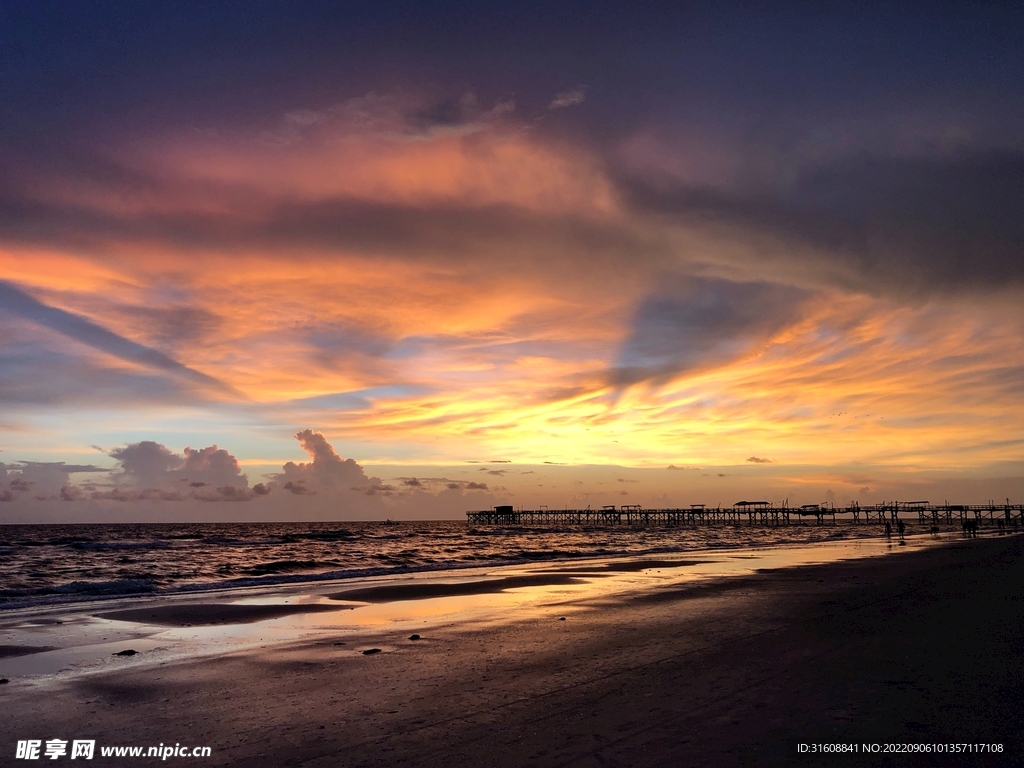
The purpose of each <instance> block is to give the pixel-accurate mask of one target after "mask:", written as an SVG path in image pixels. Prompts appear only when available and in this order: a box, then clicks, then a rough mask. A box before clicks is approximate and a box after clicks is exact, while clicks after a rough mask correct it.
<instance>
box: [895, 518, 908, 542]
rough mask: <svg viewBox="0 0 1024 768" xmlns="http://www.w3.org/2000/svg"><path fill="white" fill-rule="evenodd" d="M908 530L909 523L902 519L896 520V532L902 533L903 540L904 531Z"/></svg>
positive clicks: (901, 539)
mask: <svg viewBox="0 0 1024 768" xmlns="http://www.w3.org/2000/svg"><path fill="white" fill-rule="evenodd" d="M906 530H907V524H906V523H904V522H903V521H902V520H897V521H896V533H898V534H899V535H900V541H903V532H904V531H906Z"/></svg>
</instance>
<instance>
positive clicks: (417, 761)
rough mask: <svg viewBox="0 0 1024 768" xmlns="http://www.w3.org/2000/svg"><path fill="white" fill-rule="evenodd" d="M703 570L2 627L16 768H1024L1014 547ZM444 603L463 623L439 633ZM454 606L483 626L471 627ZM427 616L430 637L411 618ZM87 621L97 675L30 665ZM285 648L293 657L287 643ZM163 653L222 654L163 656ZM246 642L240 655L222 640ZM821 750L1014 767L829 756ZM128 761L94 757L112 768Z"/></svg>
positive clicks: (965, 542)
mask: <svg viewBox="0 0 1024 768" xmlns="http://www.w3.org/2000/svg"><path fill="white" fill-rule="evenodd" d="M729 556H730V557H734V558H735V559H734V562H736V563H740V564H741V565H742V564H743V560H742V558H744V557H746V558H755V559H756V558H757V556H756V555H750V554H742V553H739V554H735V553H734V555H729ZM719 559H721V558H719ZM723 562H724V561H723ZM701 563H702V560H701V559H699V558H690V559H688V560H682V559H680V560H674V561H673V560H653V559H650V560H646V561H644V560H623V561H618V562H616V561H609V562H605V563H590V564H583V565H581V564H579V563H573V564H559V563H549V564H546V565H545V566H544V567H543V568H537V569H534V570H533V571H532V572H531V573H530V574H522V573H520V574H518V575H517V574H511V575H509V574H507V573H497V574H494V573H491V574H486V575H482V576H479V577H466V576H460V579H459V580H458V581H452V580H450V579H449V580H444V579H441V580H438V578H437V577H431V578H430V579H421V580H419V581H416V582H409V583H405V584H402V585H400V586H399V585H394V584H390V585H388V584H384V585H377V586H376V587H374V586H365V585H364V586H361V587H359V588H358V590H357V589H356V588H355V587H349V588H347V589H333V588H327V589H321V587H323V585H317V587H318V589H319V592H318V595H319V597H318V602H316V603H315V604H313V603H305V604H304V603H302V602H301V601H298V602H296V601H295V600H294V599H292V598H287V597H285V598H279V599H278V602H276V603H275V602H267V603H264V604H262V605H261V604H259V603H258V602H249V603H244V602H235V603H233V604H232V605H225V604H224V601H223V600H220V601H219V602H218V600H212V599H211V598H210V597H209V596H204V597H203V598H202V599H201V600H200V599H195V600H192V601H191V602H190V601H181V600H179V601H177V602H176V603H174V604H166V605H162V604H160V602H159V601H153V600H149V601H146V602H145V604H139V603H138V601H136V602H134V603H132V604H131V606H134V607H120V608H116V607H115V608H111V607H110V606H107V605H101V606H100V607H97V606H91V607H86V608H83V607H82V606H77V607H76V608H75V609H74V611H71V610H70V609H67V608H56V609H50V612H49V613H47V614H46V615H45V616H44V615H42V614H41V613H40V612H38V611H37V612H36V613H35V614H32V615H33V616H34V618H32V619H31V620H30V617H29V615H28V613H26V612H22V614H21V615H15V614H17V613H18V612H8V615H5V616H4V617H3V620H4V624H3V631H4V634H3V637H4V638H5V640H4V642H6V641H7V640H8V639H11V638H13V637H15V636H16V635H17V632H16V629H17V628H18V627H19V626H20V628H21V630H20V631H21V632H22V634H20V635H17V637H18V638H20V639H21V642H20V643H19V644H17V645H16V644H14V643H11V644H10V645H6V646H4V648H5V649H7V651H9V653H5V655H6V656H7V658H5V659H3V660H2V661H3V663H4V664H6V665H7V666H0V672H2V673H3V674H5V675H7V677H8V678H9V679H10V682H9V683H7V684H4V685H3V686H2V687H0V701H2V703H3V710H4V720H5V725H4V729H3V731H4V738H3V741H4V743H3V744H0V749H2V750H3V754H4V756H5V757H4V761H5V762H4V764H8V763H7V760H8V758H11V757H13V756H14V754H15V749H16V742H17V741H18V740H25V739H39V740H41V741H43V742H44V743H45V740H47V739H51V738H61V739H67V740H71V739H95V740H96V743H97V745H143V746H149V745H159V744H163V745H166V744H176V743H177V744H183V745H202V746H209V747H210V748H211V755H210V756H209V757H206V758H202V759H199V758H188V759H186V758H182V757H171V758H168V762H178V763H182V762H201V763H202V764H204V765H231V766H309V767H312V766H342V765H344V766H395V765H410V766H449V765H467V766H477V765H479V766H520V765H536V766H679V765H686V766H690V765H692V766H705V765H706V766H728V765H743V766H749V765H764V766H769V765H1013V764H1019V763H1020V761H1021V756H1022V755H1024V738H1022V736H1021V731H1020V727H1019V723H1020V721H1021V715H1022V714H1024V712H1022V705H1021V701H1022V700H1024V695H1022V694H1024V599H1022V598H1024V539H1022V538H1021V537H1020V536H1001V537H991V538H981V539H955V538H950V539H948V540H945V541H943V542H939V543H931V544H930V545H928V546H919V547H915V546H910V547H906V548H904V549H903V550H902V551H901V550H900V548H899V547H893V548H892V550H891V552H885V553H882V551H881V550H879V553H878V554H877V555H876V556H870V557H857V558H853V559H841V560H838V561H834V562H827V563H819V564H795V565H792V566H790V567H784V566H783V567H772V566H769V567H756V568H747V569H746V570H744V571H742V572H737V573H735V574H733V575H727V576H719V577H714V578H691V577H687V576H685V574H686V573H688V571H687V569H690V571H693V570H695V569H696V570H699V569H700V568H702V567H707V566H702V565H701ZM755 564H758V565H763V563H760V561H758V563H755ZM616 579H618V580H619V581H618V582H616V581H615V580H616ZM610 583H615V584H616V586H615V587H614V588H607V587H606V586H603V585H607V584H610ZM458 584H461V585H462V586H461V588H460V587H459V586H457V585H458ZM594 585H598V586H597V587H595V586H594ZM531 590H534V591H533V592H531ZM503 596H508V602H504V603H503V602H502V600H503V599H505V598H504V597H503ZM524 596H525V597H524ZM491 598H495V599H496V602H495V601H492V602H491V603H487V600H488V599H491ZM248 599H249V600H250V601H252V600H254V598H253V597H252V596H250V597H249V598H248ZM438 600H442V601H444V600H447V601H454V602H451V603H449V604H446V605H448V608H444V609H442V610H438V609H437V608H436V606H437V601H438ZM459 600H471V601H472V600H475V601H480V602H477V603H470V604H466V603H463V604H461V608H459V609H458V610H456V609H455V608H453V606H455V605H456V602H457V601H459ZM431 601H434V602H433V604H434V605H435V609H434V610H433V611H432V612H430V611H426V612H422V613H420V614H417V610H418V609H417V607H416V606H417V605H422V606H427V605H428V604H431ZM517 601H518V602H517ZM467 605H469V606H470V607H469V608H467V607H466V606H467ZM356 606H365V609H366V610H371V611H372V610H380V611H383V612H382V613H380V614H377V616H378V618H377V619H373V620H368V621H364V622H363V623H362V624H361V625H358V626H357V625H351V624H349V625H344V628H342V626H343V625H342V624H339V625H338V627H339V628H338V629H337V630H333V629H332V628H331V624H330V621H331V617H349V618H351V617H353V616H356V615H357V614H359V612H360V611H361V610H364V608H359V609H358V610H356V609H355V607H356ZM474 606H475V607H474ZM339 609H347V610H339ZM76 611H77V612H81V611H85V613H86V614H88V616H89V617H90V618H89V620H88V621H85V620H84V619H81V618H79V619H75V617H74V616H72V615H70V614H72V613H74V612H76ZM77 615H79V616H81V614H77ZM371 615H373V614H371ZM344 620H347V619H338V621H344ZM19 621H21V622H22V623H21V624H20V625H19V624H18V622H19ZM76 621H80V622H81V623H82V625H83V626H85V625H88V626H89V627H93V628H94V629H95V631H101V632H104V633H106V634H104V635H103V636H102V639H103V642H102V643H101V642H99V639H100V638H98V637H97V638H96V639H97V643H96V644H94V646H93V647H94V649H95V648H96V647H101V648H102V653H103V656H104V659H105V660H104V662H103V664H102V665H100V666H97V665H96V664H92V665H89V664H86V665H84V666H83V667H81V668H77V669H76V668H75V667H74V666H73V665H72V667H71V668H66V669H65V670H64V671H62V672H56V673H46V674H44V673H43V672H45V670H44V669H43V667H38V668H36V669H35V674H32V670H33V668H32V667H31V662H32V660H33V658H35V659H42V658H44V657H46V656H47V655H53V654H54V653H56V652H55V651H52V650H51V651H46V650H43V651H40V652H39V653H35V654H33V653H30V651H31V646H33V645H36V646H37V647H42V646H43V645H48V646H50V647H54V646H60V643H61V641H60V637H61V636H60V632H62V631H64V632H70V631H72V630H71V629H69V625H74V624H75V622H76ZM48 622H49V623H48ZM57 622H61V623H60V624H58V623H57ZM275 622H278V623H281V626H287V627H289V628H290V629H289V632H290V634H289V632H282V633H280V634H278V635H275V634H274V633H273V632H272V631H271V630H270V629H269V627H270V626H271V625H273V624H274V623H275ZM288 622H292V623H291V624H289V623H288ZM296 622H298V623H296ZM29 624H31V625H32V626H31V627H28V625H29ZM27 627H28V629H31V630H32V632H35V635H26V634H25V632H26V631H27V629H26V628H27ZM417 627H419V631H417V632H410V631H409V630H410V628H417ZM169 628H171V629H169ZM174 628H176V629H174ZM246 628H248V629H246ZM264 628H266V630H265V631H264ZM89 631H93V629H90V630H89ZM159 631H164V632H174V631H180V632H192V633H194V634H195V633H200V634H201V633H202V632H208V633H213V634H208V635H206V636H204V637H205V639H204V640H203V641H202V642H199V641H192V642H193V645H192V646H189V645H188V643H183V644H181V645H180V646H179V648H178V651H176V652H174V653H167V652H163V653H162V652H161V648H163V649H164V650H165V651H166V648H167V647H168V640H167V638H166V636H165V635H161V634H159ZM229 631H237V632H242V633H243V634H242V635H236V636H234V637H235V640H236V642H235V643H234V644H232V643H231V642H227V641H223V642H221V641H220V640H218V637H228V635H220V636H218V635H217V634H216V633H217V632H222V633H223V632H229ZM115 632H120V633H121V634H114V633H115ZM154 632H156V633H157V634H153V633H154ZM245 632H249V633H251V634H249V635H245V634H244V633H245ZM252 633H255V634H252ZM413 634H416V635H418V636H419V637H418V639H410V637H411V636H412V635H413ZM195 636H196V637H198V636H199V635H198V634H196V635H195ZM243 636H244V637H246V638H247V640H246V642H241V641H238V638H239V637H243ZM25 637H29V638H30V639H31V637H36V638H37V640H35V641H32V642H28V641H25ZM182 637H184V635H182ZM45 638H50V639H49V640H48V641H47V642H46V643H45V644H44V643H43V642H42V641H43V639H45ZM154 638H156V639H154ZM104 643H105V644H104ZM218 643H221V644H220V645H218ZM190 647H191V648H193V651H189V650H188V649H189V648H190ZM116 649H122V650H124V649H128V650H135V651H136V654H134V655H131V656H126V657H118V656H113V654H114V653H116V652H117V650H116ZM182 649H184V650H182ZM374 649H377V650H378V652H376V653H370V654H366V653H364V652H365V651H372V650H374ZM108 654H109V658H108ZM16 663H20V664H22V665H23V666H22V667H18V668H15V667H12V666H11V665H13V664H16ZM11 669H14V670H15V671H20V672H21V673H22V674H19V675H14V674H12V673H11V672H10V670H11ZM4 670H7V671H4ZM801 744H806V745H809V747H808V752H803V753H801V752H799V751H798V750H799V749H800V747H799V745H801ZM815 744H856V745H858V748H859V747H861V745H864V744H879V745H882V749H883V750H884V749H885V748H886V747H885V745H888V744H897V745H902V744H943V745H950V744H972V745H977V744H986V745H1000V746H999V747H998V748H994V747H988V748H987V749H988V750H992V749H998V750H1001V751H994V752H993V751H986V752H978V751H971V752H967V753H961V754H946V753H940V754H935V753H934V752H932V753H919V754H888V755H887V754H885V753H884V751H883V752H879V753H875V754H865V753H863V752H862V751H858V753H848V754H844V755H834V754H826V755H821V754H817V755H816V754H813V753H812V752H811V751H810V750H812V749H813V748H814V747H813V746H812V745H815ZM945 748H948V747H945ZM972 749H977V748H976V747H975V748H972ZM65 759H66V758H65ZM123 760H124V758H114V757H109V758H103V757H101V756H100V755H99V751H98V747H97V754H96V757H95V761H96V763H98V764H117V763H119V762H122V761H123ZM149 761H150V762H159V760H157V759H156V758H150V759H149ZM11 763H15V764H16V763H21V761H16V760H12V761H11Z"/></svg>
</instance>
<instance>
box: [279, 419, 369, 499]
mask: <svg viewBox="0 0 1024 768" xmlns="http://www.w3.org/2000/svg"><path fill="white" fill-rule="evenodd" d="M295 439H296V440H298V441H299V444H300V445H301V446H302V450H304V451H305V452H306V453H308V454H309V457H310V459H311V461H309V462H299V463H296V462H294V461H289V462H288V463H286V464H285V465H284V467H283V471H282V472H281V474H280V475H278V478H279V479H280V480H281V481H282V482H284V483H288V482H292V483H297V482H299V481H301V482H303V483H309V484H315V485H319V486H323V487H325V488H345V487H350V486H353V485H355V486H368V485H370V484H371V478H368V477H367V476H366V473H365V472H364V471H363V468H362V467H361V466H359V464H357V463H356V461H355V460H354V459H342V458H341V457H340V456H339V455H338V454H337V452H335V450H334V447H333V446H332V445H331V444H330V443H329V442H328V441H327V438H326V437H324V436H323V434H322V433H320V432H314V431H313V430H312V429H304V430H302V431H301V432H297V433H296V434H295ZM378 482H379V481H378ZM293 492H294V491H293Z"/></svg>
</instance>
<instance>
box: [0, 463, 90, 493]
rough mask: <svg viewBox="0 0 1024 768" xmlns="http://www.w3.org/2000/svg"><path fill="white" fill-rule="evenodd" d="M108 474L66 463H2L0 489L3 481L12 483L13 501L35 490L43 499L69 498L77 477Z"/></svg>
mask: <svg viewBox="0 0 1024 768" xmlns="http://www.w3.org/2000/svg"><path fill="white" fill-rule="evenodd" d="M105 471H107V470H106V469H104V468H103V467H97V466H95V465H93V464H66V463H65V462H63V461H20V462H16V463H14V464H7V465H4V464H0V488H2V485H3V483H2V479H3V478H4V477H6V479H7V480H8V483H7V485H8V487H7V489H6V490H7V491H8V492H9V493H10V494H11V496H12V498H11V500H13V499H14V498H17V496H18V495H19V494H22V493H27V492H28V491H29V490H31V491H32V492H33V493H34V494H35V495H36V496H41V497H43V498H51V497H52V498H57V497H60V498H65V494H64V489H65V488H67V487H71V483H70V480H71V476H72V475H73V474H88V473H94V472H105Z"/></svg>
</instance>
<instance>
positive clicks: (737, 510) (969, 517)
mask: <svg viewBox="0 0 1024 768" xmlns="http://www.w3.org/2000/svg"><path fill="white" fill-rule="evenodd" d="M915 517H916V518H917V521H918V522H919V523H921V524H927V523H932V524H933V525H937V524H940V523H946V524H954V523H961V524H962V523H965V522H969V521H974V522H975V523H977V524H984V523H988V524H990V525H993V526H996V525H1001V526H1005V525H1020V524H1021V522H1022V520H1024V504H1010V501H1009V499H1007V500H1006V503H1005V504H994V503H989V504H948V503H944V504H931V503H929V502H927V501H893V502H886V503H882V504H871V505H861V504H857V503H853V504H851V505H850V506H848V507H836V506H834V505H831V504H804V505H802V506H799V507H791V506H789V505H788V504H782V505H781V506H774V505H772V504H771V503H770V502H767V501H737V502H736V503H735V504H733V505H732V506H731V507H722V506H718V507H708V506H706V505H704V504H691V505H690V506H689V507H673V508H664V509H645V508H643V507H641V506H640V505H639V504H623V505H622V506H618V507H616V506H613V505H608V506H603V507H601V508H600V509H591V508H590V507H587V508H586V509H568V508H566V509H547V508H541V509H516V508H514V507H512V506H497V507H493V508H491V509H487V510H480V511H475V512H467V513H466V519H467V520H468V522H470V523H473V524H476V525H522V526H544V525H582V526H607V525H627V526H649V525H654V526H674V525H713V524H722V523H724V524H732V525H739V524H748V525H773V526H774V525H791V524H793V523H799V522H802V521H813V522H814V523H815V524H816V525H822V524H825V523H836V522H852V523H864V524H871V523H874V524H878V525H882V524H884V523H885V522H887V521H889V522H896V521H897V520H900V519H903V520H907V519H913V518H915Z"/></svg>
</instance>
